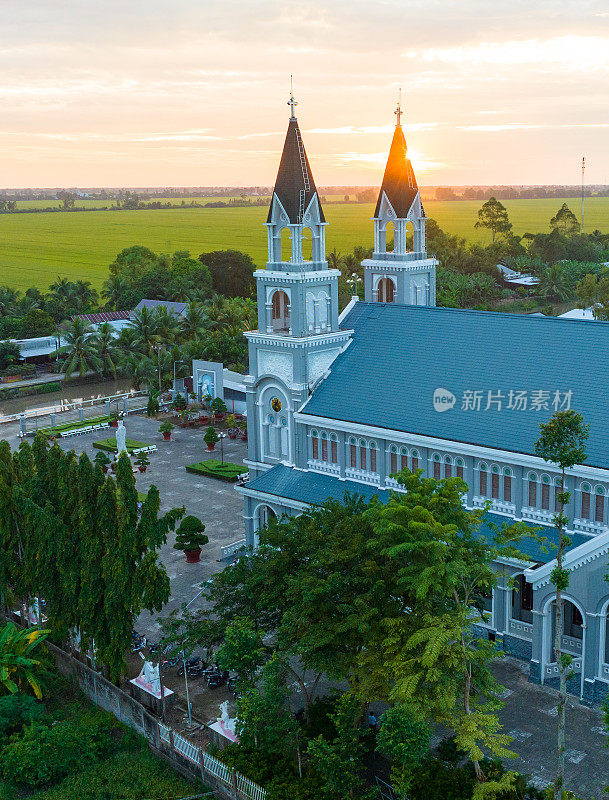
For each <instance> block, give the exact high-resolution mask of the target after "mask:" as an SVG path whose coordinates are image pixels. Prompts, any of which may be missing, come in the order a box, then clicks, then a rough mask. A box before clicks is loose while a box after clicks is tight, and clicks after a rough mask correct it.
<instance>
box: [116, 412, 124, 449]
mask: <svg viewBox="0 0 609 800" xmlns="http://www.w3.org/2000/svg"><path fill="white" fill-rule="evenodd" d="M123 450H124V451H125V453H126V452H127V428H125V423H124V422H123V420H122V419H119V421H118V428H117V429H116V455H117V457H118V456H120V454H121V453H122V452H123Z"/></svg>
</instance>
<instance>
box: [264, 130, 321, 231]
mask: <svg viewBox="0 0 609 800" xmlns="http://www.w3.org/2000/svg"><path fill="white" fill-rule="evenodd" d="M274 193H275V194H276V195H277V197H278V198H279V200H280V201H281V205H282V206H283V207H284V208H285V210H286V212H287V214H288V217H289V218H290V222H291V223H298V222H302V215H303V214H304V212H305V211H306V209H307V206H308V205H309V203H310V202H311V198H312V197H313V195H317V189H316V188H315V181H314V180H313V174H312V172H311V166H310V164H309V159H308V158H307V154H306V151H305V148H304V143H303V141H302V137H301V135H300V129H299V127H298V120H297V119H296V117H293V116H292V117H290V122H289V125H288V132H287V134H286V137H285V144H284V145H283V153H282V154H281V161H280V162H279V170H278V172H277V180H276V181H275V189H274ZM317 202H318V203H319V213H320V217H321V221H322V222H325V218H324V212H323V210H322V207H321V203H320V202H319V195H317ZM272 210H273V203H272V202H271V207H270V208H269V216H268V219H267V222H270V221H271V214H272Z"/></svg>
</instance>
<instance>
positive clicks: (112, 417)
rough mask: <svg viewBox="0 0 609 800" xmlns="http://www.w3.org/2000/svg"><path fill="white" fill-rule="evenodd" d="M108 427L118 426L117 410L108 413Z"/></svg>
mask: <svg viewBox="0 0 609 800" xmlns="http://www.w3.org/2000/svg"><path fill="white" fill-rule="evenodd" d="M110 427H111V428H118V411H114V412H113V413H112V414H110Z"/></svg>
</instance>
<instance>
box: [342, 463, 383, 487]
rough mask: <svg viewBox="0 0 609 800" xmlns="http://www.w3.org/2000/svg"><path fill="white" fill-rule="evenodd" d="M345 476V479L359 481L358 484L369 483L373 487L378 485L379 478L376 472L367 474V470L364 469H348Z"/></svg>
mask: <svg viewBox="0 0 609 800" xmlns="http://www.w3.org/2000/svg"><path fill="white" fill-rule="evenodd" d="M345 475H346V477H347V478H353V480H355V481H359V482H360V483H371V484H373V485H374V486H378V485H379V480H380V478H379V476H378V474H377V473H376V472H368V470H365V469H354V468H353V467H348V468H347V469H346V470H345Z"/></svg>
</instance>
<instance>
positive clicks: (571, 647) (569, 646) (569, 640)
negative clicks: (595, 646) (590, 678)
mask: <svg viewBox="0 0 609 800" xmlns="http://www.w3.org/2000/svg"><path fill="white" fill-rule="evenodd" d="M561 645H562V648H563V649H564V650H566V651H567V652H568V653H571V654H574V653H575V654H577V653H581V651H582V640H581V639H576V638H575V637H574V636H563V637H562V640H561Z"/></svg>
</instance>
